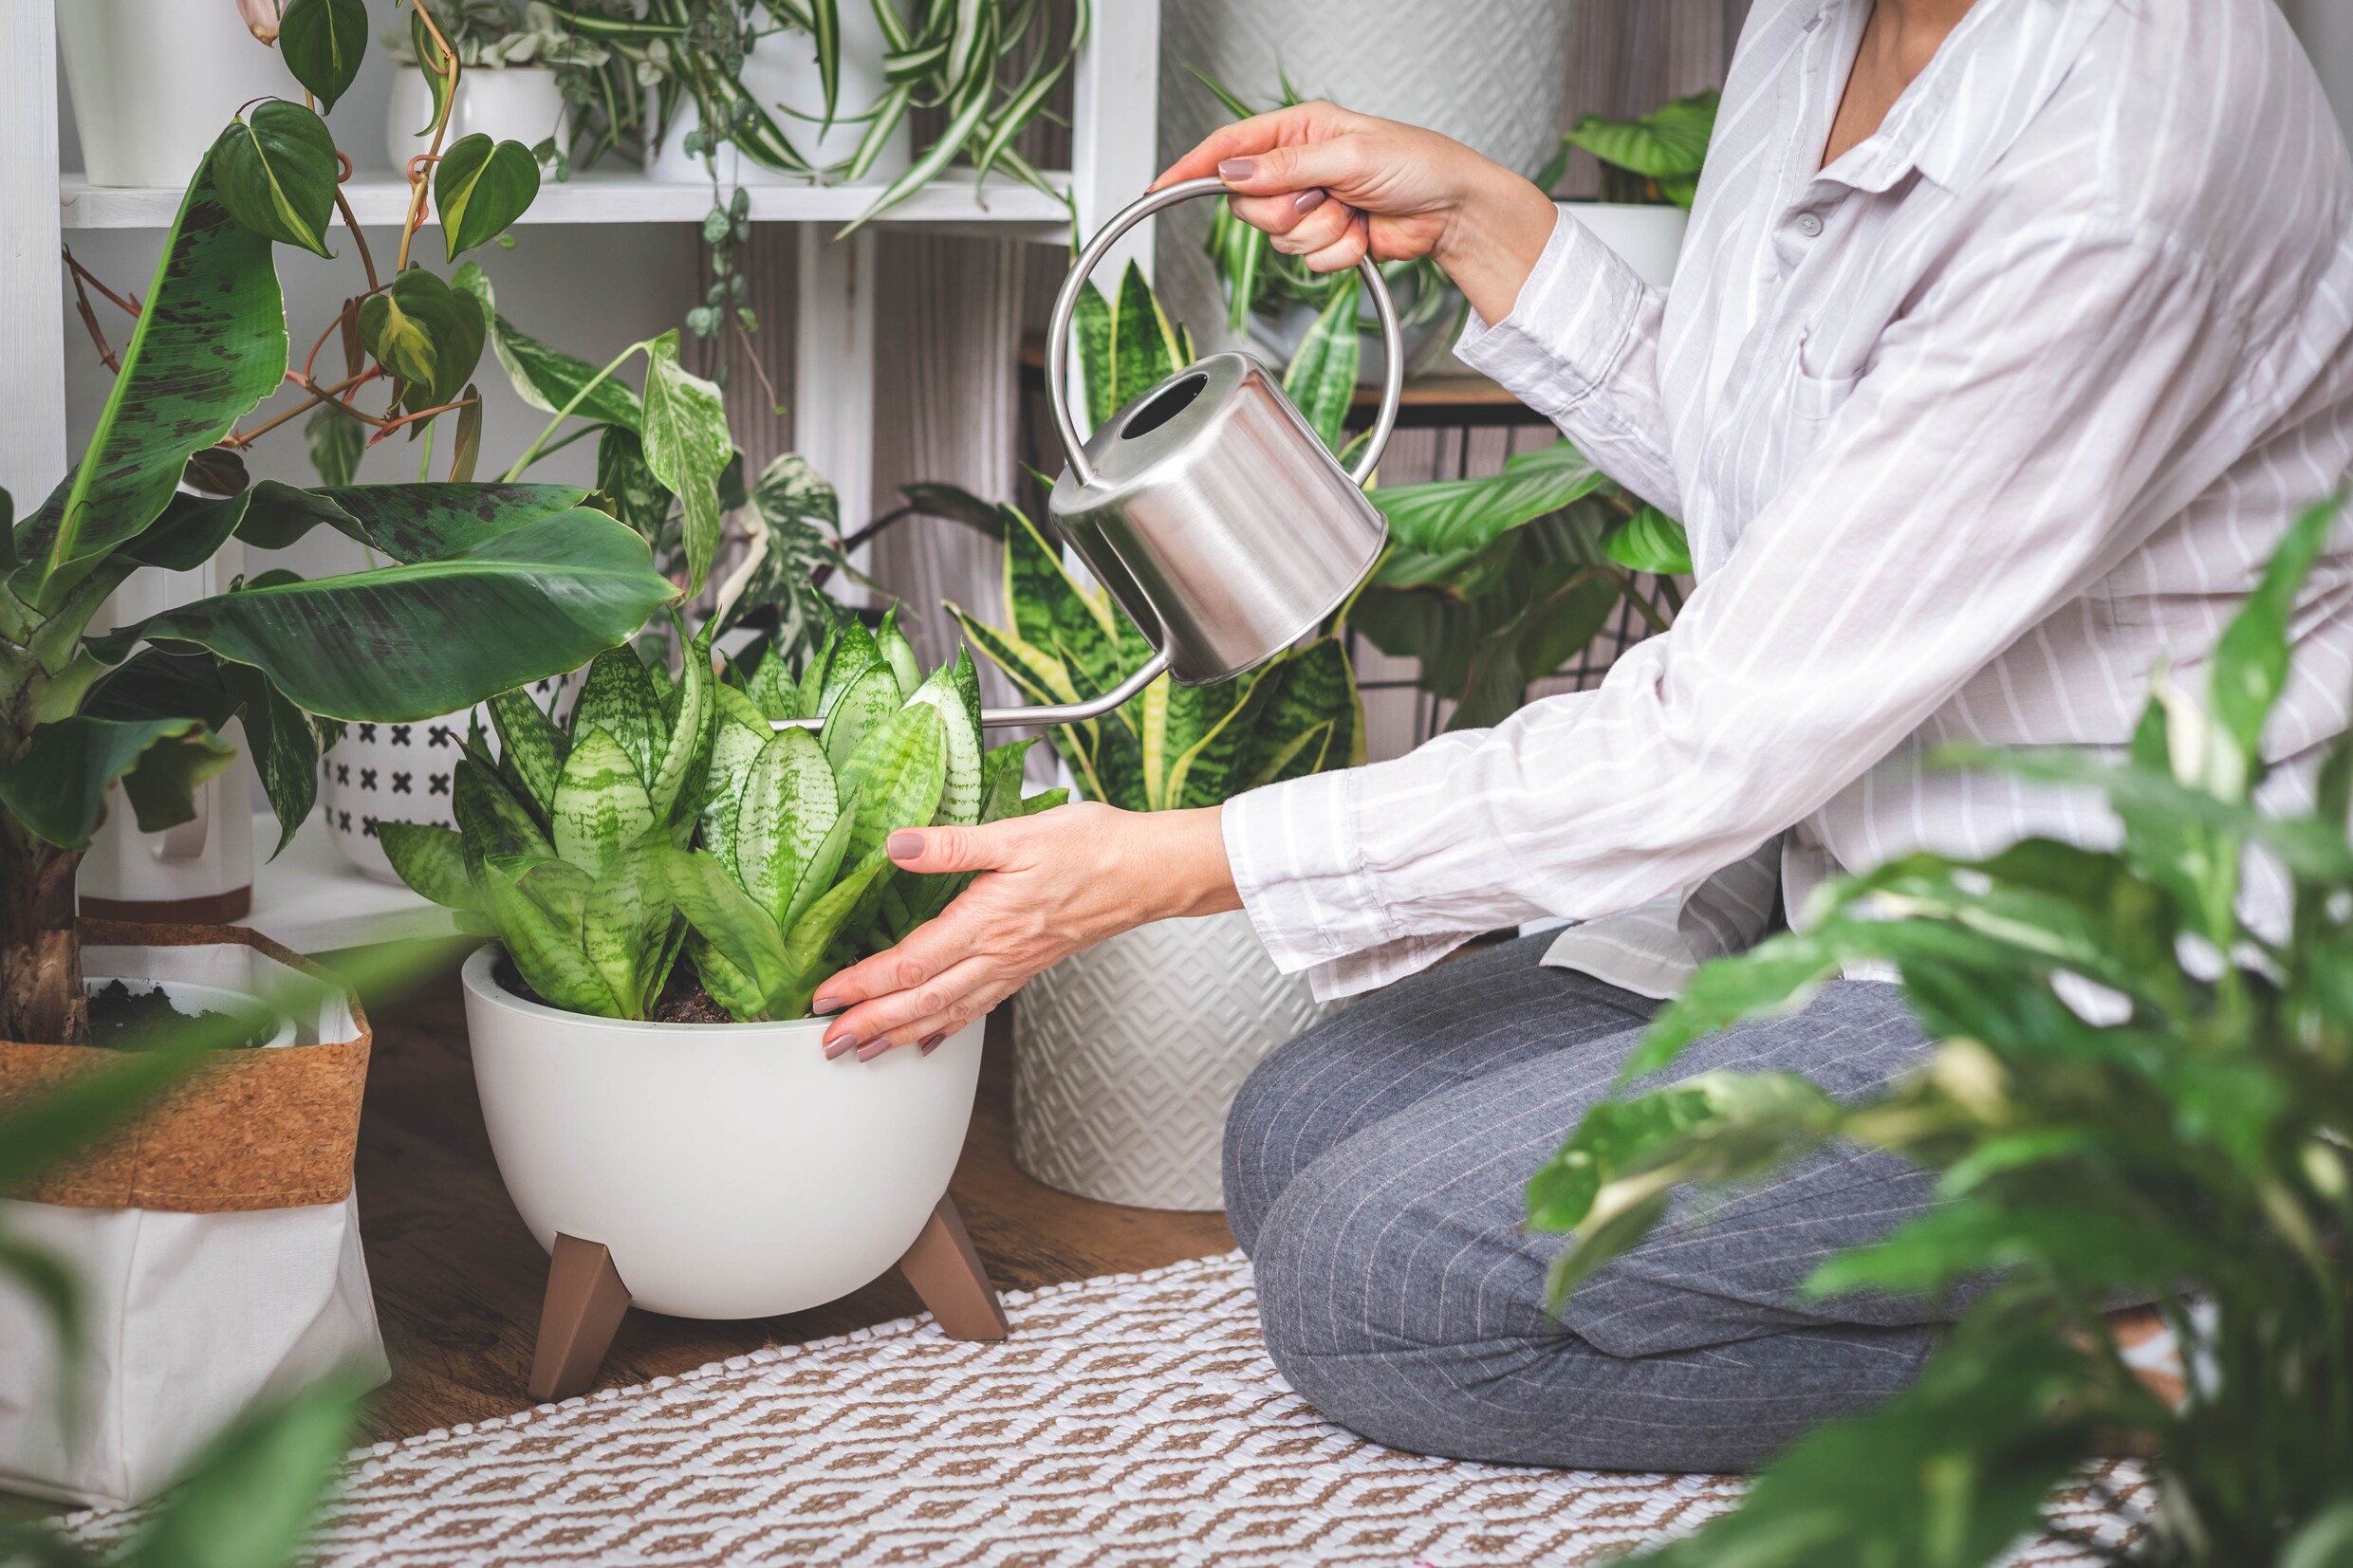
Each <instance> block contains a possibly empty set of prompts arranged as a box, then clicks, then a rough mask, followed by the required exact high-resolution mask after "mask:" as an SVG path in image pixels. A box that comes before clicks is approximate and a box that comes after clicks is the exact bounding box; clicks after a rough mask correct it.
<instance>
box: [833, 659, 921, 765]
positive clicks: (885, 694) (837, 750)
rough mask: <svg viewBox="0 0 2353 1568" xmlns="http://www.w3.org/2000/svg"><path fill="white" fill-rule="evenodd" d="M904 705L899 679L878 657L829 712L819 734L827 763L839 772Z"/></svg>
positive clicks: (851, 684)
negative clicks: (875, 731) (902, 704)
mask: <svg viewBox="0 0 2353 1568" xmlns="http://www.w3.org/2000/svg"><path fill="white" fill-rule="evenodd" d="M902 701H903V699H902V698H901V696H900V695H899V677H898V676H897V675H895V674H893V673H891V667H890V666H889V665H888V664H886V663H884V662H883V660H882V659H881V658H880V655H878V656H877V657H876V658H875V660H874V662H873V663H872V664H870V665H868V666H867V667H866V673H864V674H863V675H861V676H860V677H859V678H858V679H857V680H855V681H852V682H851V683H850V685H849V688H848V690H847V691H845V692H843V694H842V695H841V697H840V698H839V699H838V700H836V701H835V702H834V703H833V705H832V706H831V707H830V708H829V709H827V710H826V712H825V724H824V729H822V730H820V731H819V739H820V741H821V742H822V743H823V745H824V751H825V760H826V761H827V762H829V763H831V764H832V765H833V766H835V767H837V768H838V767H840V766H843V764H845V763H847V762H848V761H849V759H850V756H851V754H852V753H854V752H855V751H856V750H857V749H858V747H859V744H860V743H861V742H862V741H863V740H864V739H865V738H866V737H867V735H869V734H871V733H872V732H873V731H874V729H875V727H876V726H877V725H880V724H881V723H882V722H883V721H884V720H885V719H887V718H889V717H890V716H891V715H892V714H893V713H895V712H897V711H899V707H900V704H901V702H902Z"/></svg>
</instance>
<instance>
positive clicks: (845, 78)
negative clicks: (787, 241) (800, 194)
mask: <svg viewBox="0 0 2353 1568" xmlns="http://www.w3.org/2000/svg"><path fill="white" fill-rule="evenodd" d="M841 26H842V45H841V52H842V61H841V66H842V69H841V83H840V90H839V92H838V93H837V94H836V96H835V100H834V110H835V113H837V114H841V115H848V116H855V115H862V114H864V113H865V112H866V110H867V109H868V108H869V107H871V106H872V105H873V104H874V102H875V101H877V100H878V99H880V97H881V96H882V94H883V93H884V91H885V90H887V89H888V87H889V85H890V83H889V82H888V80H887V79H886V78H885V77H884V75H883V72H882V53H883V40H882V27H881V24H880V23H879V22H877V21H876V20H875V18H874V8H873V7H871V6H863V5H854V6H843V8H842V24H841ZM742 81H743V84H744V89H745V91H747V92H749V93H750V95H751V97H752V99H753V101H755V102H757V103H758V104H759V105H760V106H761V107H762V108H763V109H765V110H767V111H768V113H769V117H770V118H771V119H773V120H775V121H776V123H777V125H778V127H779V128H780V129H782V130H783V132H784V133H785V138H786V139H787V140H788V141H790V142H791V143H792V145H793V146H794V147H795V148H797V149H798V150H799V151H800V154H801V156H802V157H805V158H806V159H807V160H808V161H809V162H810V163H811V164H813V165H814V166H815V167H817V168H819V169H821V170H822V169H827V168H830V167H832V166H833V165H835V164H837V163H847V162H848V161H849V159H850V157H851V155H852V154H854V153H856V152H857V151H858V143H859V140H860V139H861V138H862V137H863V136H864V135H865V130H866V127H865V125H864V123H863V122H862V121H857V120H846V121H844V120H837V121H836V122H835V123H834V124H832V125H830V126H825V127H822V129H821V127H820V125H819V123H818V121H817V120H804V119H800V118H798V117H799V116H801V115H817V114H821V113H823V112H824V103H825V87H824V78H823V77H822V76H820V75H819V73H818V69H817V45H816V42H815V41H814V40H813V39H811V38H810V37H809V36H808V34H806V33H803V32H772V33H764V34H762V35H761V37H760V39H759V41H758V42H757V43H755V44H754V45H753V46H752V47H751V51H750V54H748V55H746V56H745V57H744V70H743V77H742ZM787 110H789V111H792V112H790V113H787ZM646 111H647V115H648V117H649V120H650V119H651V117H652V116H653V115H654V114H655V112H656V103H655V98H654V95H653V94H652V93H651V92H650V91H649V92H648V94H647V97H646ZM700 123H701V121H700V119H699V117H698V116H697V115H696V113H695V103H694V101H693V100H692V99H685V100H683V101H681V102H680V103H679V105H678V111H677V115H676V119H675V120H672V122H671V124H670V127H669V129H668V131H667V132H666V133H665V134H664V135H663V136H662V137H661V138H660V139H659V140H649V141H648V142H647V145H646V149H645V172H646V175H647V176H648V177H649V178H652V179H656V180H660V181H663V182H665V183H670V184H692V185H708V184H710V183H711V181H712V179H713V175H714V173H715V175H716V177H717V179H718V182H719V183H720V184H721V185H722V186H727V187H732V186H737V185H807V184H811V183H813V182H814V181H815V180H817V179H819V178H822V177H825V176H821V175H801V174H789V173H787V172H785V171H783V170H778V169H769V168H765V167H763V166H762V165H760V164H757V163H754V162H753V161H752V160H751V159H750V158H748V157H744V155H743V151H742V149H740V148H738V147H736V146H735V145H734V144H733V143H732V142H730V143H728V144H727V145H726V146H723V147H720V148H718V149H716V150H715V151H713V153H712V154H711V155H710V161H708V162H706V161H705V158H704V155H703V154H701V153H689V152H688V151H687V150H686V133H687V132H688V131H690V130H692V129H694V128H695V127H696V126H697V125H698V124H700ZM911 134H912V133H911V131H910V128H909V126H908V124H907V122H906V121H905V120H900V121H899V128H898V130H896V131H895V132H893V133H892V135H891V138H890V140H889V141H888V142H887V143H885V144H884V146H883V148H882V151H881V154H880V157H877V158H876V159H875V162H874V166H873V168H871V169H870V170H868V171H867V172H866V174H865V175H862V176H861V180H860V183H862V184H868V185H886V184H888V183H889V182H890V181H892V180H894V179H897V178H898V177H899V175H902V174H904V173H906V170H907V164H908V162H909V160H910V158H911V157H912V155H911V153H910V151H909V149H910V147H911V146H912V141H911V139H910V138H911Z"/></svg>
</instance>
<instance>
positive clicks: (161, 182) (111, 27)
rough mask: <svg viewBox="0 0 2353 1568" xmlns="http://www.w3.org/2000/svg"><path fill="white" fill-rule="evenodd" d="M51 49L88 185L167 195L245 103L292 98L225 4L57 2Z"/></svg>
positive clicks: (274, 63) (265, 53) (280, 64)
mask: <svg viewBox="0 0 2353 1568" xmlns="http://www.w3.org/2000/svg"><path fill="white" fill-rule="evenodd" d="M57 46H58V51H59V53H60V54H62V55H63V56H64V57H65V85H66V89H67V91H68V92H69V93H70V94H71V95H72V98H73V108H74V127H75V129H76V131H78V132H79V133H80V136H81V139H82V159H83V173H84V175H85V176H86V177H87V178H88V180H89V182H90V183H91V184H92V185H151V186H165V187H169V188H171V189H173V190H177V189H179V188H180V187H182V186H184V185H186V184H187V183H188V181H189V180H190V179H191V178H192V177H194V176H195V172H196V165H197V164H198V163H199V162H201V161H202V160H203V158H204V154H205V150H206V149H207V148H209V147H211V146H212V145H213V139H214V138H217V137H218V136H219V135H220V133H221V127H223V126H225V125H227V124H228V123H229V121H230V119H231V118H232V116H234V115H235V114H236V112H237V110H238V108H239V107H240V106H241V105H243V104H244V103H245V102H246V101H248V100H250V99H256V98H267V97H269V96H271V95H273V94H274V95H277V96H280V97H294V98H299V97H300V96H301V93H302V89H301V88H300V87H298V86H296V85H295V83H294V79H293V78H292V77H291V76H289V75H287V69H286V63H285V62H284V61H283V60H281V59H280V58H279V56H278V51H277V50H275V49H273V48H270V47H269V46H267V45H265V44H263V43H262V42H261V41H260V40H259V39H256V38H255V37H254V36H253V34H252V33H251V32H250V30H248V29H247V28H246V25H245V23H244V22H243V20H241V19H240V18H239V16H238V14H237V8H236V7H235V6H233V5H232V4H230V3H229V0H57ZM42 68H43V69H45V70H46V69H47V67H46V65H44V66H43V67H42Z"/></svg>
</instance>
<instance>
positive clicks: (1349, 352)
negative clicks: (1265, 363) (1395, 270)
mask: <svg viewBox="0 0 2353 1568" xmlns="http://www.w3.org/2000/svg"><path fill="white" fill-rule="evenodd" d="M1361 289H1362V284H1361V283H1360V282H1359V281H1358V276H1357V274H1356V273H1354V272H1350V273H1347V274H1344V278H1343V282H1342V283H1341V284H1340V286H1338V287H1336V288H1334V289H1333V290H1332V297H1331V299H1330V300H1329V301H1328V302H1327V303H1326V304H1325V306H1324V309H1323V312H1322V314H1320V315H1318V316H1317V317H1316V319H1315V324H1314V325H1313V326H1311V327H1309V328H1308V329H1307V335H1306V338H1304V339H1303V340H1301V341H1300V344H1299V350H1298V352H1297V353H1295V354H1293V355H1292V356H1291V362H1290V367H1289V368H1288V369H1287V370H1286V371H1284V372H1283V390H1284V392H1286V393H1287V394H1288V395H1289V397H1290V400H1291V402H1292V403H1293V404H1295V405H1296V406H1297V407H1298V409H1299V412H1300V413H1301V415H1304V416H1306V421H1307V427H1308V428H1309V429H1310V430H1312V431H1314V432H1315V433H1316V434H1317V435H1319V436H1321V437H1322V438H1323V441H1324V445H1325V446H1326V447H1328V448H1329V449H1331V450H1332V451H1333V452H1339V451H1340V446H1341V441H1342V438H1343V430H1344V427H1345V426H1346V425H1347V422H1348V409H1349V405H1350V404H1351V403H1353V402H1354V401H1355V398H1356V374H1357V365H1358V363H1359V361H1360V360H1361V358H1362V352H1363V349H1362V342H1361V341H1360V340H1359V339H1358V337H1357V330H1356V305H1357V296H1358V293H1359V292H1360V290H1361Z"/></svg>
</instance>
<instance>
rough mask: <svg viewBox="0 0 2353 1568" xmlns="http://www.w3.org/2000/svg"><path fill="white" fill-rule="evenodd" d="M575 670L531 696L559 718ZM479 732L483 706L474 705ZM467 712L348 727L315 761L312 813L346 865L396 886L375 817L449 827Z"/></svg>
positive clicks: (485, 725)
mask: <svg viewBox="0 0 2353 1568" xmlns="http://www.w3.org/2000/svg"><path fill="white" fill-rule="evenodd" d="M580 682H581V675H580V673H578V672H574V673H571V674H566V675H551V676H549V677H548V678H547V679H546V680H543V681H539V682H537V683H535V684H534V685H533V686H532V688H531V695H532V697H533V698H534V699H535V700H537V702H538V703H539V705H540V706H541V707H542V708H545V709H547V711H548V712H550V713H551V714H554V715H555V716H556V717H557V718H558V719H561V718H562V717H563V715H564V712H565V707H566V705H567V704H568V703H569V702H570V700H571V698H572V697H573V696H575V695H577V694H578V692H579V691H580ZM475 712H477V713H479V714H480V716H481V719H482V729H483V730H484V732H485V733H487V732H489V730H490V728H491V714H490V710H489V709H487V708H477V709H476V710H475ZM469 717H470V715H469V714H466V713H444V714H443V715H442V716H441V717H439V718H437V719H422V720H419V721H418V722H417V723H415V724H352V725H346V726H345V727H344V729H343V739H342V740H339V741H337V742H336V743H335V744H334V745H333V746H330V747H327V748H326V751H325V752H324V754H323V755H322V756H321V757H320V758H319V815H320V818H321V819H322V820H323V821H324V822H325V823H326V831H327V838H328V839H330V840H332V841H333V843H334V845H335V847H336V848H337V849H338V850H341V851H342V852H343V858H344V859H345V860H348V861H349V862H350V863H351V866H352V869H353V870H355V871H358V872H361V873H363V874H365V875H366V876H373V877H374V878H376V880H378V881H380V882H390V883H392V884H393V885H394V886H395V887H398V886H399V885H400V875H399V873H398V872H396V871H394V870H393V869H392V862H391V861H390V860H388V859H386V858H384V846H383V844H382V843H381V842H380V840H379V839H377V837H376V826H377V824H378V823H379V822H424V823H426V824H428V825H429V826H433V827H449V826H451V825H453V824H452V822H451V821H450V799H451V796H452V794H453V793H454V790H455V788H456V784H457V759H458V758H459V757H460V756H461V755H463V754H464V753H463V746H464V743H465V739H466V727H467V723H468V720H469Z"/></svg>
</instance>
